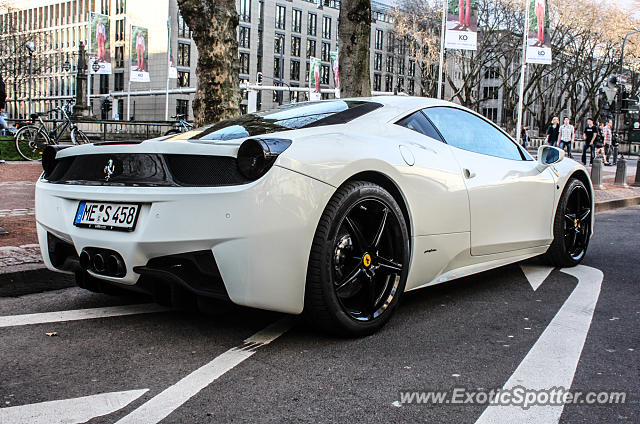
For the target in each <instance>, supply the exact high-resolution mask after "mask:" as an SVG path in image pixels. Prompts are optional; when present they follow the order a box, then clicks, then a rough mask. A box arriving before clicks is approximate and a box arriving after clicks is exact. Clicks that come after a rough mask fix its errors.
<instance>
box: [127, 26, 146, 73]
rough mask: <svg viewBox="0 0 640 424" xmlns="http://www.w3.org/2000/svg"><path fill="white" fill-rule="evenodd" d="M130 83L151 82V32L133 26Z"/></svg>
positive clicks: (130, 50)
mask: <svg viewBox="0 0 640 424" xmlns="http://www.w3.org/2000/svg"><path fill="white" fill-rule="evenodd" d="M130 34H131V44H130V49H129V52H130V54H129V55H130V57H131V65H130V69H131V72H130V78H129V80H130V81H133V82H149V81H151V79H150V78H149V30H148V29H147V28H144V27H139V26H135V25H131V32H130Z"/></svg>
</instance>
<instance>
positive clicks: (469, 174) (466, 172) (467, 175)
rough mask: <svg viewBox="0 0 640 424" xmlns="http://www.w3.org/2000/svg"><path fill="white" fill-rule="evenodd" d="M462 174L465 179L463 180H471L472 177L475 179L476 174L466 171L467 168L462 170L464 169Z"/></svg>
mask: <svg viewBox="0 0 640 424" xmlns="http://www.w3.org/2000/svg"><path fill="white" fill-rule="evenodd" d="M462 172H463V173H464V177H465V178H473V177H475V176H476V173H475V172H473V171H471V170H469V169H467V168H464V169H463V170H462Z"/></svg>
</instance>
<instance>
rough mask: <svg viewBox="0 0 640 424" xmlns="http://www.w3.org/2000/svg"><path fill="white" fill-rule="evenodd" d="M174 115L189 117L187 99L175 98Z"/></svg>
mask: <svg viewBox="0 0 640 424" xmlns="http://www.w3.org/2000/svg"><path fill="white" fill-rule="evenodd" d="M176 115H184V116H185V118H188V117H189V100H183V99H177V100H176Z"/></svg>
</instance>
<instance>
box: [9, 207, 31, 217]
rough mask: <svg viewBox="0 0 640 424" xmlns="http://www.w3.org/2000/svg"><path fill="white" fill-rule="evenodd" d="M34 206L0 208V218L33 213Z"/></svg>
mask: <svg viewBox="0 0 640 424" xmlns="http://www.w3.org/2000/svg"><path fill="white" fill-rule="evenodd" d="M35 214H36V209H35V208H28V209H0V218H6V217H11V216H24V215H35Z"/></svg>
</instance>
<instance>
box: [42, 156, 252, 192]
mask: <svg viewBox="0 0 640 424" xmlns="http://www.w3.org/2000/svg"><path fill="white" fill-rule="evenodd" d="M44 179H45V180H47V181H48V182H51V183H57V184H78V185H117V186H147V187H155V186H187V187H217V186H229V185H238V184H246V183H248V182H249V180H248V179H246V178H245V177H244V176H243V175H242V174H240V172H239V171H238V167H237V165H236V158H234V157H228V156H196V155H175V154H171V155H162V154H151V153H125V154H123V153H114V154H97V155H81V156H71V157H66V158H62V159H59V160H58V161H57V163H56V165H55V167H54V168H53V170H52V171H51V172H50V173H49V174H48V175H45V176H44Z"/></svg>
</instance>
